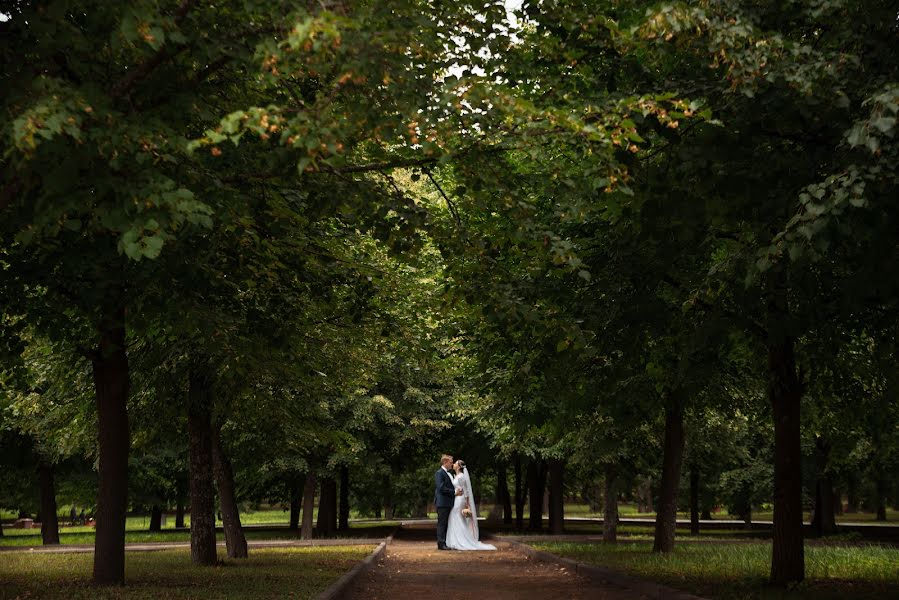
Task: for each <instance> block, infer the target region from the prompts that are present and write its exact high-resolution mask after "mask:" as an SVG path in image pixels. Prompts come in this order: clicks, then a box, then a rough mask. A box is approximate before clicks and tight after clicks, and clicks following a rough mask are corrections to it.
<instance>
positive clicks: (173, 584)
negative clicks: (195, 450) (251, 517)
mask: <svg viewBox="0 0 899 600" xmlns="http://www.w3.org/2000/svg"><path fill="white" fill-rule="evenodd" d="M373 549H374V546H368V545H366V546H330V547H309V548H271V549H265V550H254V551H253V552H251V555H250V558H249V559H247V560H240V561H233V560H227V561H223V562H221V563H219V565H218V566H215V567H195V566H193V565H192V564H191V562H190V552H189V551H187V550H165V551H159V552H135V553H130V554H128V555H127V559H126V567H125V571H126V574H125V578H126V581H127V585H126V587H101V588H97V587H93V586H91V585H90V574H91V563H92V561H93V556H92V555H91V554H19V553H12V554H4V555H2V560H0V581H2V582H3V584H2V585H0V599H2V600H5V599H12V598H29V600H31V599H46V600H57V599H58V600H63V599H65V600H69V599H72V600H78V599H97V600H105V599H120V598H127V599H129V600H142V599H154V600H155V599H157V598H166V599H167V600H177V599H180V598H199V597H202V598H204V600H226V599H231V598H234V599H237V598H258V599H274V598H314V597H315V596H316V595H318V594H319V593H321V592H322V591H323V590H324V589H325V588H327V587H328V586H329V585H330V584H331V583H332V582H334V581H335V580H336V579H337V578H338V577H340V576H341V575H342V574H343V573H345V572H346V571H348V570H349V569H350V568H352V567H353V565H355V564H356V563H358V562H359V561H360V560H362V559H364V558H365V557H366V556H367V555H368V554H369V553H370V552H371V551H372V550H373Z"/></svg>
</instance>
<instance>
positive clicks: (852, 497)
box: [846, 473, 860, 514]
mask: <svg viewBox="0 0 899 600" xmlns="http://www.w3.org/2000/svg"><path fill="white" fill-rule="evenodd" d="M859 504H860V501H859V498H858V479H857V478H856V476H855V475H854V474H853V473H849V477H848V479H847V481H846V512H847V513H849V514H854V513H857V512H858V506H859Z"/></svg>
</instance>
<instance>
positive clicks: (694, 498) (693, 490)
mask: <svg viewBox="0 0 899 600" xmlns="http://www.w3.org/2000/svg"><path fill="white" fill-rule="evenodd" d="M690 533H692V534H693V535H698V534H699V470H698V469H697V468H696V465H692V466H691V467H690Z"/></svg>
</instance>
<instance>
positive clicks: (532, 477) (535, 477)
mask: <svg viewBox="0 0 899 600" xmlns="http://www.w3.org/2000/svg"><path fill="white" fill-rule="evenodd" d="M528 485H529V487H530V490H529V492H528V494H529V495H530V497H531V513H530V523H529V525H528V527H529V528H530V529H534V530H540V529H543V491H544V490H545V489H546V461H544V460H542V459H537V458H532V459H531V460H529V461H528Z"/></svg>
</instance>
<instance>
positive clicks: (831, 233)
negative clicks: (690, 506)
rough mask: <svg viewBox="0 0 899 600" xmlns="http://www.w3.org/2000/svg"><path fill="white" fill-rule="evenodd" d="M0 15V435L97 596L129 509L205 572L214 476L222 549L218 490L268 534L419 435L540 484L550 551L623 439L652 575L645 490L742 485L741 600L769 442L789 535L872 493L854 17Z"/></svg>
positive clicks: (842, 10) (146, 7) (885, 389)
mask: <svg viewBox="0 0 899 600" xmlns="http://www.w3.org/2000/svg"><path fill="white" fill-rule="evenodd" d="M9 11H10V12H9V14H8V17H9V18H8V19H7V20H6V21H5V22H3V23H2V24H0V27H2V29H3V31H2V33H3V35H2V36H0V44H2V51H3V54H4V56H8V57H10V60H9V61H8V64H9V68H8V69H6V70H5V71H4V73H3V75H2V83H3V89H4V90H5V92H4V95H3V98H2V102H3V108H4V110H5V111H6V113H7V114H8V115H10V116H11V118H9V119H7V120H6V122H5V124H4V126H3V130H2V136H3V142H2V144H3V154H2V156H3V158H2V170H3V179H4V182H5V183H4V187H3V191H2V194H0V214H2V216H3V219H2V220H0V236H2V237H0V298H2V302H3V306H2V308H3V313H2V314H3V318H2V321H0V327H2V332H0V339H2V348H3V357H4V358H3V389H4V394H3V398H4V402H5V410H4V412H3V419H4V421H3V422H4V427H7V428H13V429H16V430H18V431H20V432H22V433H24V434H25V435H26V436H28V438H29V439H31V440H34V442H32V444H33V445H34V451H35V452H37V454H38V455H39V456H41V457H42V458H41V460H44V461H46V462H48V463H50V464H52V463H54V462H58V461H59V460H61V459H62V458H63V457H66V456H71V455H87V456H88V457H91V458H96V461H97V474H98V502H97V504H98V508H97V537H96V552H95V558H94V560H95V562H94V579H95V581H97V582H98V583H117V582H121V581H122V580H123V578H124V523H125V521H124V517H125V512H126V509H127V508H128V506H129V491H130V493H131V494H132V495H131V500H130V503H131V505H132V506H133V505H135V504H137V503H138V501H137V500H136V498H137V490H138V489H140V488H142V487H146V488H149V489H154V488H155V489H156V490H158V491H157V492H155V493H159V494H162V493H163V492H167V493H169V494H174V497H175V499H176V500H175V501H176V503H179V504H183V500H181V499H182V498H183V496H184V495H186V494H188V489H189V496H190V500H189V504H190V506H191V529H192V548H193V552H192V555H193V558H194V560H195V562H198V563H201V564H209V563H211V562H214V560H215V546H214V544H213V543H212V542H213V541H214V523H215V520H214V497H215V492H214V490H215V488H216V485H214V484H213V481H214V480H217V489H218V495H219V497H220V500H221V509H222V514H223V517H225V530H226V534H227V539H228V548H229V554H232V555H235V556H237V555H241V554H243V553H245V542H242V541H241V535H240V534H239V517H238V515H237V510H236V507H237V501H238V499H239V497H240V496H241V494H246V492H241V489H259V490H270V489H272V486H273V485H274V483H273V482H278V484H280V485H282V486H284V488H285V495H286V496H289V497H290V498H292V499H293V504H294V508H295V509H296V510H294V511H292V512H293V514H294V515H298V514H299V506H298V505H299V502H300V501H299V498H300V497H301V496H302V497H303V498H304V502H303V503H304V504H305V506H306V508H307V509H308V508H310V507H311V499H312V496H313V494H314V493H315V486H314V482H315V481H316V479H319V480H321V485H320V487H321V490H322V496H323V500H324V502H323V504H324V505H325V506H328V507H334V506H336V498H337V495H338V494H337V491H336V490H337V489H340V490H347V489H348V486H347V485H341V486H339V487H338V486H336V485H335V483H334V481H335V480H336V479H342V480H343V481H344V483H345V482H346V477H345V476H346V475H347V474H348V472H349V471H348V468H349V467H351V466H352V465H358V464H359V463H360V462H364V463H380V464H381V465H383V468H381V469H374V470H373V471H372V472H373V473H374V474H375V477H374V478H373V479H374V481H372V482H369V485H374V487H375V488H376V489H378V490H379V491H381V490H383V491H384V493H385V494H387V495H388V496H386V498H387V500H385V501H384V504H385V505H387V506H396V505H397V502H395V501H394V500H393V499H392V495H393V494H405V495H408V494H409V491H408V490H403V489H397V490H394V489H393V486H394V484H395V483H398V482H400V481H403V477H402V475H403V474H407V473H410V472H415V471H416V470H418V469H422V470H424V469H425V467H424V466H423V460H424V459H423V458H422V457H423V456H425V455H426V454H431V453H433V454H439V451H441V450H445V449H446V448H440V449H436V446H435V444H438V440H444V442H443V443H444V444H445V443H446V440H447V439H451V438H446V435H447V432H448V431H450V430H451V428H452V425H453V424H454V423H459V422H461V423H466V424H470V425H473V426H474V427H476V429H477V432H478V433H479V434H480V435H481V436H482V437H483V439H486V440H488V443H489V444H490V445H491V446H492V447H493V448H494V449H495V450H496V451H498V454H499V455H500V456H501V457H503V458H504V459H505V460H507V461H508V463H507V464H508V465H510V466H511V468H512V470H513V472H514V473H516V474H518V473H519V472H520V471H521V470H525V471H527V472H529V474H530V476H529V477H527V478H525V477H524V476H520V477H515V487H516V488H523V483H524V481H528V482H529V485H530V490H529V497H530V501H531V504H532V506H531V508H532V514H533V515H539V514H540V513H541V512H542V496H543V494H542V490H543V486H544V485H547V483H546V482H548V485H549V489H550V497H551V499H550V506H549V511H550V523H551V526H552V527H553V528H554V529H558V528H560V527H561V525H562V522H563V521H562V519H563V515H564V512H563V497H564V494H565V478H566V473H567V474H568V475H569V477H570V475H571V473H572V471H575V472H577V470H581V471H582V474H581V475H579V476H578V477H579V478H580V479H581V480H582V481H590V480H592V481H596V480H597V477H598V476H599V474H600V473H599V471H602V474H603V476H604V480H605V486H606V493H605V498H606V514H607V516H609V517H610V516H611V515H613V514H614V513H615V502H614V501H615V498H616V497H617V494H616V489H617V487H616V486H618V485H620V483H616V481H619V480H620V479H621V476H622V474H623V473H625V472H627V471H628V470H629V469H631V466H632V465H633V464H635V463H637V462H639V461H641V460H644V461H645V459H646V457H645V456H644V455H645V454H646V448H647V447H651V445H650V444H649V442H651V441H652V440H656V441H657V446H658V448H659V449H660V453H661V457H662V460H661V465H660V468H661V476H660V477H659V478H658V479H659V481H660V484H659V488H658V494H659V500H658V511H657V512H658V519H657V530H656V540H655V549H656V550H658V551H662V552H667V551H670V550H671V549H672V548H673V543H674V518H675V514H676V509H677V506H678V501H679V500H678V490H679V489H680V487H681V472H682V470H683V467H684V464H685V462H686V465H687V467H688V470H689V471H690V473H691V478H690V480H691V482H693V481H696V482H697V483H696V485H695V486H693V488H694V490H695V493H696V495H697V497H698V495H699V490H700V487H701V484H700V483H699V482H701V481H705V480H708V481H712V480H714V478H715V475H716V472H715V471H716V470H718V471H721V472H725V471H726V472H728V473H732V472H733V473H737V474H733V475H731V477H732V478H733V479H732V483H731V484H730V486H727V485H725V489H726V490H728V491H727V493H729V494H735V495H737V496H739V497H740V498H741V500H740V502H743V503H744V505H745V506H751V505H752V504H753V503H754V502H758V501H759V500H761V499H763V498H762V497H761V495H764V494H763V492H761V491H759V490H760V488H759V487H758V486H757V485H756V482H758V481H759V480H763V479H765V478H766V476H767V473H768V472H767V471H766V470H765V469H766V467H767V466H768V465H770V464H771V463H772V462H773V474H772V475H771V481H772V482H773V485H772V494H773V496H772V499H773V503H774V511H775V514H774V521H775V526H774V543H773V556H772V579H773V581H775V582H776V583H781V584H784V583H789V582H792V581H797V580H801V579H802V578H803V577H804V560H803V533H802V507H803V497H802V477H801V471H802V469H801V463H802V461H803V451H802V443H803V439H806V440H808V442H809V443H811V444H813V447H814V449H815V454H816V458H817V462H816V465H817V467H816V468H817V469H818V477H817V483H816V485H815V488H816V496H817V503H816V505H817V506H818V507H819V508H820V507H821V506H831V507H832V506H833V505H834V501H833V489H834V481H835V480H836V479H839V478H841V477H845V478H847V479H845V481H847V484H846V485H847V486H848V485H849V483H848V481H849V480H850V479H849V478H851V477H856V481H857V480H858V476H859V470H858V469H857V467H856V466H855V465H859V464H862V463H864V462H865V461H871V463H870V464H873V465H874V466H872V467H871V469H870V475H866V476H867V477H869V478H870V479H872V480H874V481H876V482H878V483H877V485H878V486H881V487H880V488H879V489H878V491H877V492H876V495H877V496H879V498H880V502H881V503H882V502H883V500H884V499H885V498H886V496H887V495H888V490H887V483H886V482H888V481H889V478H890V476H891V474H892V473H893V472H894V470H895V461H896V448H897V445H899V442H897V440H896V428H895V423H896V419H897V415H896V414H895V405H896V403H895V402H893V397H894V396H893V394H894V393H895V392H894V386H893V380H894V379H895V377H894V374H893V370H894V369H893V368H892V363H893V353H894V350H893V347H892V345H893V344H892V338H893V335H892V333H893V331H894V330H895V319H893V318H892V314H893V311H891V310H890V309H891V307H892V306H893V304H894V303H895V299H896V298H897V294H896V290H895V289H894V288H893V285H894V284H893V282H894V281H896V280H897V279H896V277H894V273H893V270H894V269H895V266H894V265H895V264H897V263H896V261H895V260H893V259H894V258H895V254H896V239H895V235H894V234H893V232H892V230H891V223H892V222H893V220H894V218H895V215H894V214H893V212H894V211H893V207H892V206H891V205H889V204H888V203H887V202H885V200H884V199H885V198H889V197H893V196H894V195H895V192H896V185H897V181H899V178H897V173H896V165H897V164H899V161H897V160H896V159H897V156H896V154H897V150H896V145H895V140H894V132H895V126H896V118H897V111H899V109H897V106H899V87H897V82H899V76H897V73H896V69H897V64H896V60H895V57H894V56H893V53H892V51H891V50H892V48H893V46H894V43H895V37H896V22H895V10H894V8H893V7H891V3H890V2H886V1H883V0H881V1H877V0H867V1H865V2H854V3H849V2H843V1H840V0H821V1H820V2H815V3H813V4H811V5H806V4H803V3H784V4H782V5H779V6H767V5H766V6H761V5H758V4H757V3H752V2H740V1H735V0H727V1H724V0H722V1H708V2H697V3H672V4H666V5H661V6H660V5H657V4H656V3H650V2H628V3H620V2H601V3H598V4H596V3H594V5H591V6H590V7H585V6H584V5H583V3H576V2H563V1H554V2H539V3H536V2H535V3H531V2H526V3H524V5H523V6H522V8H521V11H520V12H519V13H518V15H517V18H516V20H515V21H514V22H515V23H516V25H515V26H513V25H512V23H513V21H510V20H509V18H508V16H507V13H506V10H505V7H504V6H503V5H502V4H501V3H493V2H472V3H465V2H463V3H453V4H452V5H451V6H450V5H447V6H444V5H442V4H440V3H429V2H415V1H407V2H396V3H354V2H331V3H329V2H314V3H313V2H310V3H305V2H287V3H270V2H252V1H251V2H247V1H245V0H242V1H240V2H227V1H226V2H223V3H217V4H216V5H215V6H208V5H205V4H202V3H196V2H193V1H191V0H182V1H181V2H178V3H163V5H160V4H159V3H158V2H149V1H148V2H135V3H129V4H128V5H127V6H110V5H108V3H102V2H94V3H88V4H87V5H85V4H84V3H81V4H79V6H78V7H74V6H72V5H70V3H68V2H65V1H63V0H56V1H52V2H47V3H31V2H19V3H16V4H14V5H13V7H12V8H11V9H9ZM763 398H764V399H765V401H764V402H761V400H762V399H763ZM804 405H805V407H806V408H805V410H804V411H803V410H802V408H803V406H804ZM848 423H851V427H847V424H848ZM463 429H467V428H463ZM659 431H661V432H663V433H662V434H661V435H659ZM734 432H737V435H738V437H729V436H733V435H734ZM95 434H96V438H95V437H94V435H95ZM688 438H689V440H688ZM721 439H737V440H743V443H735V444H734V445H733V446H729V447H730V448H733V452H730V453H721V452H720V450H721V445H720V443H719V441H720V440H721ZM460 443H461V442H460ZM772 443H773V449H772V447H771V446H772ZM468 447H470V448H472V450H471V452H475V450H474V448H476V447H477V444H474V443H472V445H471V446H468ZM685 448H687V450H685ZM428 449H430V450H433V452H430V451H429V450H428ZM179 450H180V451H179ZM166 452H171V456H178V457H180V458H178V459H175V460H166V459H162V460H161V461H160V463H159V464H160V465H161V466H160V467H159V468H158V469H157V468H154V467H153V462H154V461H157V460H158V457H159V456H161V455H164V453H166ZM685 452H686V454H685ZM161 453H162V454H161ZM185 453H186V454H187V455H188V456H189V459H186V458H185ZM722 454H724V456H722ZM807 454H808V453H807ZM129 455H130V457H131V459H130V464H129ZM475 455H476V454H475ZM470 456H471V455H469V458H470ZM153 457H157V458H153ZM236 457H239V459H240V460H235V458H236ZM179 460H181V461H185V463H186V464H187V465H188V466H189V472H190V477H189V481H188V482H186V483H187V485H184V484H183V483H182V484H179V483H178V481H179V477H178V475H177V473H176V471H177V472H180V473H183V472H184V469H183V464H182V465H180V466H179V464H178V461H179ZM730 461H737V462H738V463H739V464H738V466H739V468H733V469H732V468H727V467H728V465H729V464H730ZM485 462H486V461H485ZM702 464H710V466H709V467H708V468H707V469H704V470H703V469H701V468H700V466H699V465H702ZM232 465H233V466H232ZM566 465H567V470H566ZM235 468H236V469H237V470H238V473H239V475H240V476H242V477H246V480H245V481H246V482H247V483H240V480H239V479H235V477H234V476H233V475H234V473H233V472H234V470H235ZM841 468H842V469H844V470H843V471H841V470H840V469H841ZM164 469H172V470H171V471H170V472H169V473H167V474H165V475H164V476H162V477H157V476H156V475H157V474H158V472H159V471H160V470H164ZM703 471H705V474H704V476H703V475H702V473H703ZM497 473H498V481H497V486H498V487H499V488H500V491H501V492H502V491H503V486H505V488H506V490H508V488H509V484H508V481H506V480H507V477H504V476H502V474H503V473H505V469H504V468H502V467H500V468H498V469H497ZM740 473H742V474H740ZM138 474H139V475H138ZM144 475H146V477H144ZM719 479H720V474H719ZM182 481H183V480H182ZM881 484H882V485H881ZM301 487H302V488H303V493H302V494H301V493H300V488H301ZM569 487H570V485H569ZM847 489H848V488H847ZM265 493H268V492H265ZM500 495H501V496H503V495H504V494H500ZM515 497H516V504H517V505H519V506H521V505H522V504H523V502H524V491H523V489H519V490H518V493H516V494H515ZM169 498H171V495H170V496H169ZM828 502H829V504H828ZM162 503H163V500H162V499H160V500H159V501H158V502H157V504H162ZM151 504H152V503H151ZM508 504H511V503H508ZM694 504H695V503H694ZM344 505H345V503H344ZM329 510H330V512H331V513H332V514H330V515H329V514H328V511H325V515H326V516H325V517H324V521H323V523H322V525H323V526H325V527H326V528H327V523H328V522H333V521H334V516H333V513H334V512H335V510H336V509H329ZM521 510H522V509H521V508H519V511H518V513H519V515H520V514H522V513H521ZM824 512H825V511H821V510H816V515H817V514H819V513H821V514H824ZM827 512H829V513H830V514H831V515H832V511H827ZM303 514H304V527H303V528H304V529H305V530H306V533H307V534H308V533H309V532H310V528H311V511H309V510H305V511H303ZM509 515H510V516H511V506H510V507H509ZM307 518H308V519H310V520H309V521H306V519H307ZM614 522H615V519H614V518H607V519H606V524H607V536H608V537H609V538H612V537H614ZM538 523H539V521H538Z"/></svg>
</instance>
